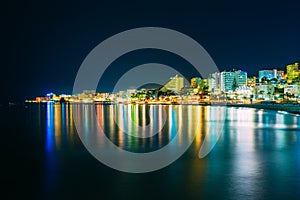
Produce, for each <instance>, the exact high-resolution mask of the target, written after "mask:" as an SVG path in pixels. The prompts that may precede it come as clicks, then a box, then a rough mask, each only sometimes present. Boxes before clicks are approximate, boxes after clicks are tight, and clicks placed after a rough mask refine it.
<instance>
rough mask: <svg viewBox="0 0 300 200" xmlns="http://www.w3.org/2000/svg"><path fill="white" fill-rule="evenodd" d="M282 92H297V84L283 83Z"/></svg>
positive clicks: (296, 93) (295, 93)
mask: <svg viewBox="0 0 300 200" xmlns="http://www.w3.org/2000/svg"><path fill="white" fill-rule="evenodd" d="M284 94H294V95H298V94H299V86H298V85H296V84H293V85H285V86H284Z"/></svg>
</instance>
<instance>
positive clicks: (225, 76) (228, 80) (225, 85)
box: [221, 70, 247, 92]
mask: <svg viewBox="0 0 300 200" xmlns="http://www.w3.org/2000/svg"><path fill="white" fill-rule="evenodd" d="M245 85H247V72H244V71H241V70H233V71H229V72H228V71H223V72H221V91H222V92H229V91H234V90H235V89H236V88H237V87H241V86H245Z"/></svg>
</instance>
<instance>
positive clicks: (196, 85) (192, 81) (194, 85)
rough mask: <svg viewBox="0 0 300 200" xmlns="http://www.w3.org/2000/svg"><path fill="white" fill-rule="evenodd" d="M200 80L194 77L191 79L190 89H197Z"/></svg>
mask: <svg viewBox="0 0 300 200" xmlns="http://www.w3.org/2000/svg"><path fill="white" fill-rule="evenodd" d="M200 82H201V78H200V77H194V78H192V79H191V87H192V88H197V87H198V86H200Z"/></svg>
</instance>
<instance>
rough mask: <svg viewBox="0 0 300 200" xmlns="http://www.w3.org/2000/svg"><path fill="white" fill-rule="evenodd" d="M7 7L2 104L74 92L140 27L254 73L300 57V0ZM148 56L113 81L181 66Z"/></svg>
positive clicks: (116, 69)
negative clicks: (144, 68)
mask: <svg viewBox="0 0 300 200" xmlns="http://www.w3.org/2000/svg"><path fill="white" fill-rule="evenodd" d="M1 7H2V11H1V15H2V17H1V24H2V27H1V29H2V30H1V62H2V64H1V77H0V78H1V79H0V81H1V82H0V83H1V88H2V90H1V93H2V94H4V97H3V96H2V95H1V102H4V101H22V100H23V99H26V98H33V97H34V96H36V95H44V94H45V93H46V92H48V91H53V92H55V93H71V91H72V87H73V82H74V79H75V76H76V73H77V70H78V69H79V67H80V65H81V63H82V61H83V59H84V58H85V57H86V56H87V54H88V53H89V52H90V51H91V50H92V49H93V48H94V47H95V46H96V45H98V44H99V43H100V42H102V41H103V40H105V39H106V38H108V37H110V36H112V35H114V34H116V33H119V32H121V31H125V30H127V29H132V28H137V27H145V26H158V27H166V28H170V29H174V30H177V31H180V32H182V33H184V34H186V35H188V36H190V37H192V38H194V39H195V40H196V41H198V42H199V43H200V44H201V45H202V46H203V47H204V48H205V49H206V50H207V51H208V53H209V54H210V55H211V57H212V58H213V59H214V61H215V62H216V64H217V66H218V67H219V69H220V70H223V69H231V68H241V69H244V70H246V71H248V73H249V74H251V75H253V74H255V73H256V72H257V70H258V69H262V68H275V67H276V68H282V69H284V67H285V65H286V64H288V63H291V62H294V61H297V60H299V58H300V39H299V35H300V23H299V20H300V11H299V7H300V3H298V1H277V0H275V1H274V0H273V1H264V2H260V1H220V2H219V1H201V2H200V1H195V2H190V1H178V2H177V1H158V2H156V1H146V3H145V2H144V1H130V2H128V1H126V2H125V1H120V2H117V1H74V0H73V1H63V2H61V1H12V2H10V3H8V4H6V5H3V6H1ZM137 53H138V54H139V52H137ZM143 55H144V56H134V55H129V56H128V57H127V58H125V57H124V58H123V59H120V60H119V61H116V63H117V64H115V65H114V66H111V69H110V70H109V72H107V75H111V74H112V73H113V74H114V76H109V77H108V78H107V82H109V81H111V83H114V81H115V80H114V79H116V78H118V76H120V75H121V72H120V71H122V70H120V67H121V65H122V67H124V66H127V68H128V69H129V68H130V66H134V65H136V64H142V63H143V62H145V63H146V62H149V61H151V59H154V60H156V61H161V62H162V63H163V64H169V65H176V64H177V65H179V62H178V63H177V62H176V59H174V60H173V61H171V62H169V61H170V59H168V58H169V57H168V56H170V55H167V54H164V53H162V54H160V53H159V52H158V51H154V52H150V53H149V52H146V53H144V54H143ZM143 59H144V60H145V61H143ZM181 64H182V63H181ZM174 67H175V68H176V66H174ZM123 70H124V69H123ZM109 73H110V74H109ZM183 73H186V74H187V76H193V74H192V73H193V72H192V71H188V70H187V71H186V72H183ZM109 85H110V84H107V85H104V86H103V90H110V89H111V88H109V87H110V86H109Z"/></svg>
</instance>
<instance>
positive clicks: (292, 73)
mask: <svg viewBox="0 0 300 200" xmlns="http://www.w3.org/2000/svg"><path fill="white" fill-rule="evenodd" d="M298 65H299V63H294V64H290V65H287V66H286V74H287V80H288V81H289V82H291V81H293V80H295V79H297V78H298V77H299V69H298Z"/></svg>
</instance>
